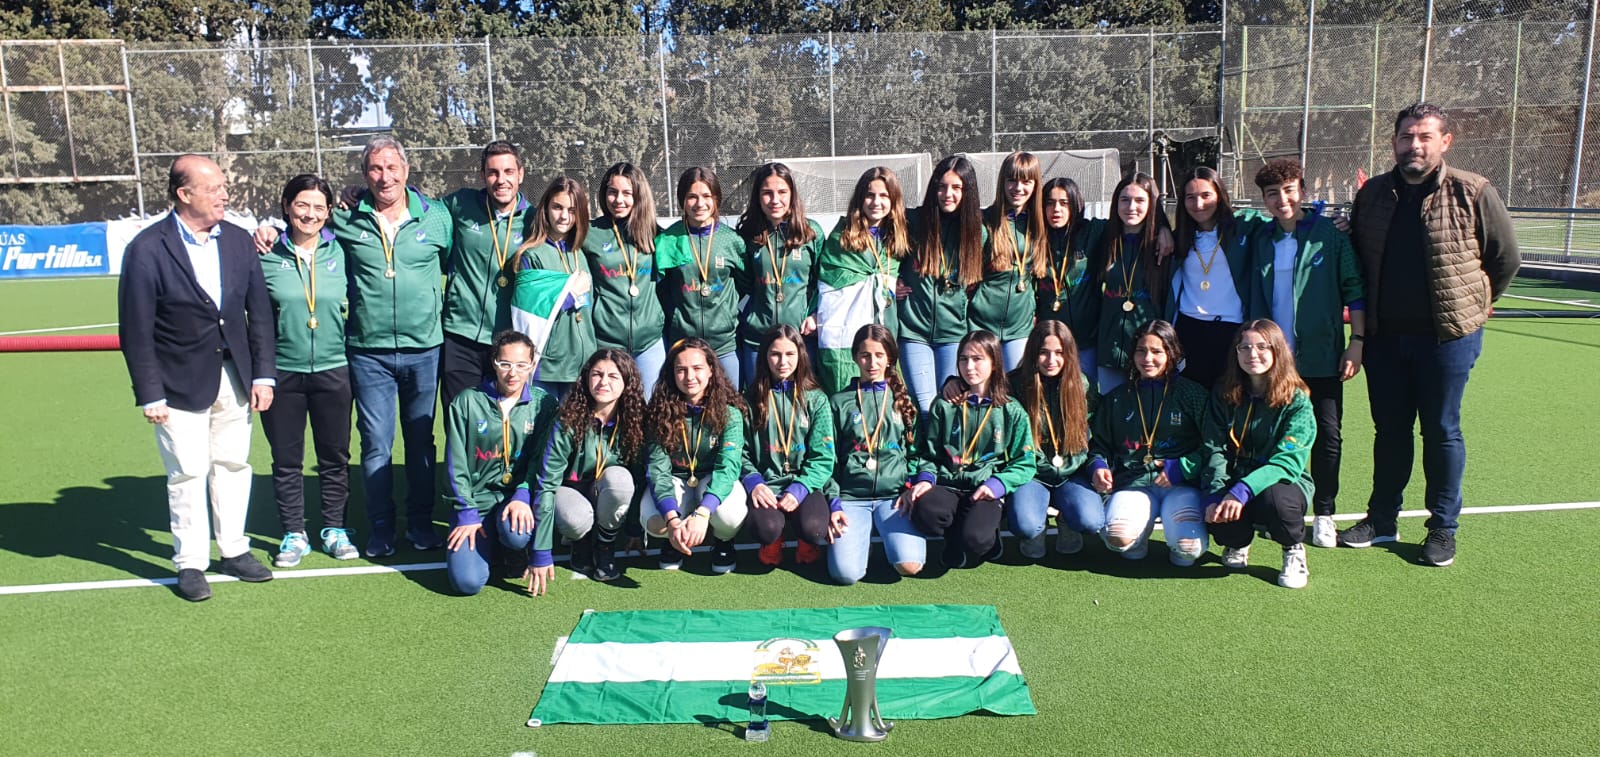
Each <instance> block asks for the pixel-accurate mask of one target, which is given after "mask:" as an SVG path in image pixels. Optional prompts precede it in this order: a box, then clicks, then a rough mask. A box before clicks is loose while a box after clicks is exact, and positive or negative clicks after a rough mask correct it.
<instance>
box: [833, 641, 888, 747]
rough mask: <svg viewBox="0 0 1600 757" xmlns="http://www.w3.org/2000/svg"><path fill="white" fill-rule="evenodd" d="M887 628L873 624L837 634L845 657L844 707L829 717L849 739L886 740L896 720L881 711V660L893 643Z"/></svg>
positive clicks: (840, 734) (835, 732)
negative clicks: (879, 671)
mask: <svg viewBox="0 0 1600 757" xmlns="http://www.w3.org/2000/svg"><path fill="white" fill-rule="evenodd" d="M891 633H892V631H890V630H889V629H887V628H883V627H880V626H869V627H867V628H851V629H849V630H845V631H840V632H839V633H837V634H835V635H834V637H833V643H835V644H838V645H839V655H840V656H841V657H843V658H844V674H845V692H844V709H842V710H840V711H839V719H838V720H835V719H833V718H828V725H829V726H830V727H832V728H833V735H835V736H838V737H839V738H841V739H845V740H847V741H883V740H884V739H885V738H887V737H888V736H889V729H890V728H893V727H894V723H885V722H884V721H883V717H882V716H881V715H879V714H878V661H879V660H880V659H882V658H883V650H884V648H885V647H886V646H888V644H889V634H891Z"/></svg>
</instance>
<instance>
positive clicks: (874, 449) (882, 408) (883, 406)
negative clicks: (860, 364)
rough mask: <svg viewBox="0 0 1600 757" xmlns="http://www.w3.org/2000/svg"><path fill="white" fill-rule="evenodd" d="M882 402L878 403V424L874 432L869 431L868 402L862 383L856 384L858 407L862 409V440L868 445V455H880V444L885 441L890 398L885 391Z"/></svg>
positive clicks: (873, 429) (875, 425) (874, 427)
mask: <svg viewBox="0 0 1600 757" xmlns="http://www.w3.org/2000/svg"><path fill="white" fill-rule="evenodd" d="M883 394H884V397H883V399H882V401H880V402H879V403H878V422H877V423H874V424H872V430H871V431H868V430H867V412H866V411H867V400H866V397H865V395H864V394H863V393H862V391H861V382H860V381H857V382H856V407H858V408H860V409H861V440H862V441H864V442H866V443H867V453H868V454H870V455H876V454H877V453H878V442H880V441H882V440H883V419H884V417H885V416H886V415H887V413H888V409H889V397H888V394H889V393H888V392H887V391H885V392H884V393H883Z"/></svg>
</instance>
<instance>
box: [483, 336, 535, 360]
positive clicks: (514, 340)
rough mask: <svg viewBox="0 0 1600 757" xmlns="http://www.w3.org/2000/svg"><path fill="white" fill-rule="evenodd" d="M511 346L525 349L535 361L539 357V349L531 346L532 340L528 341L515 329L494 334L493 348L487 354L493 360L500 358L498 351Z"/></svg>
mask: <svg viewBox="0 0 1600 757" xmlns="http://www.w3.org/2000/svg"><path fill="white" fill-rule="evenodd" d="M512 344H520V345H523V346H525V347H527V348H528V352H529V353H530V354H532V355H533V356H534V358H535V359H537V358H538V356H539V348H537V347H535V346H533V340H532V339H529V338H528V335H527V334H524V333H522V332H521V331H517V330H515V329H505V330H503V331H501V332H500V333H498V334H495V335H494V347H493V350H492V351H491V352H490V353H489V354H490V355H492V356H494V357H495V358H498V357H500V350H501V349H503V348H505V347H506V346H507V345H512Z"/></svg>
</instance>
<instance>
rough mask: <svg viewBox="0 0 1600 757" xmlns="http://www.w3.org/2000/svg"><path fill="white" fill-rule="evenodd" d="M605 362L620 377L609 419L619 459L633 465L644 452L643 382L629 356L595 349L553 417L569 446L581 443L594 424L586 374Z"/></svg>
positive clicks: (592, 399)
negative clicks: (567, 437)
mask: <svg viewBox="0 0 1600 757" xmlns="http://www.w3.org/2000/svg"><path fill="white" fill-rule="evenodd" d="M607 360H610V361H611V362H612V364H614V365H616V366H617V373H620V374H622V396H620V397H618V398H617V406H616V408H614V409H613V410H612V411H611V419H612V420H613V421H615V422H616V424H617V430H616V434H617V438H618V439H620V440H621V445H620V446H621V449H622V459H623V460H625V461H627V462H628V463H629V464H632V463H636V462H638V461H639V460H640V451H641V450H642V449H644V382H643V380H641V378H640V376H639V366H638V365H637V364H635V363H634V362H633V358H632V357H631V356H629V355H628V353H626V352H624V351H622V350H619V349H614V348H611V347H602V348H600V349H598V350H595V353H594V354H593V355H590V356H589V359H588V360H585V361H584V363H583V370H580V371H578V383H577V386H574V387H572V391H570V392H567V397H566V399H563V400H561V409H560V410H559V411H557V413H556V417H557V419H559V420H560V422H561V425H562V427H563V428H565V429H567V431H569V432H571V433H572V443H573V444H574V445H578V444H582V443H583V439H584V437H585V436H586V435H588V433H589V426H590V425H591V424H592V423H593V421H594V404H595V403H594V396H593V395H591V394H589V372H590V371H592V370H594V367H595V366H596V365H598V364H600V363H602V362H605V361H607Z"/></svg>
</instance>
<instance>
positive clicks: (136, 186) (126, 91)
mask: <svg viewBox="0 0 1600 757" xmlns="http://www.w3.org/2000/svg"><path fill="white" fill-rule="evenodd" d="M118 49H120V50H121V51H122V84H123V88H122V92H123V95H124V96H125V97H126V98H127V101H128V139H129V141H130V143H131V144H130V145H129V148H130V149H129V151H130V152H132V153H133V177H134V179H133V193H134V197H135V198H136V199H137V201H138V203H139V215H140V216H144V215H145V212H144V172H143V171H141V170H140V166H139V126H138V124H137V123H135V121H134V118H133V77H132V76H129V75H128V45H127V44H126V43H124V44H122V45H119V46H118Z"/></svg>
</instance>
